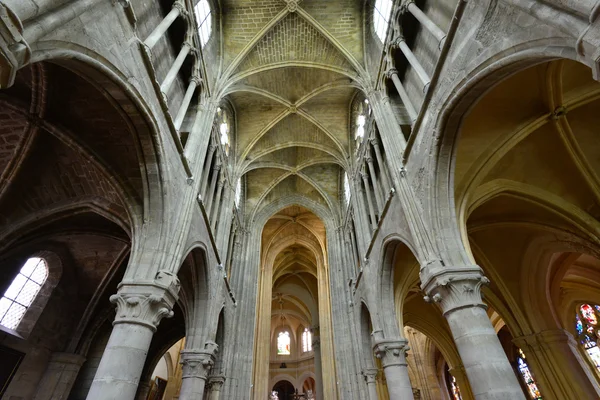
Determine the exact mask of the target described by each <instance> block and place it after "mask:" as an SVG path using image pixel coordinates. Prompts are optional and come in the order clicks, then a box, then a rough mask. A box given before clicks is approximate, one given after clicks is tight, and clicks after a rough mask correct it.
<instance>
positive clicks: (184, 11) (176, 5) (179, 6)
mask: <svg viewBox="0 0 600 400" xmlns="http://www.w3.org/2000/svg"><path fill="white" fill-rule="evenodd" d="M173 8H176V9H178V10H179V14H181V15H183V16H187V14H188V12H187V9H186V8H185V4H184V2H183V1H176V2H175V3H173Z"/></svg>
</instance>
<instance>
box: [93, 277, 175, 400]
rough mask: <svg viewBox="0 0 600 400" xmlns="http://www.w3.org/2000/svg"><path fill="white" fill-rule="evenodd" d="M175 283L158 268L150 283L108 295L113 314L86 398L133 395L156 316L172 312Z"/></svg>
mask: <svg viewBox="0 0 600 400" xmlns="http://www.w3.org/2000/svg"><path fill="white" fill-rule="evenodd" d="M179 286H180V285H179V280H178V279H177V276H175V275H174V274H173V273H171V272H169V271H159V272H158V274H157V275H156V278H155V279H154V281H153V282H152V283H149V282H143V283H140V284H139V285H132V284H126V285H123V286H121V287H120V288H119V292H118V293H117V294H115V295H112V296H111V297H110V301H111V302H112V303H113V304H116V307H117V316H116V318H115V321H114V322H113V326H114V328H113V330H112V333H111V335H110V338H109V340H108V344H107V345H106V349H105V350H104V354H103V355H102V359H101V360H100V365H99V366H98V370H97V371H96V376H95V377H94V381H93V382H92V386H91V388H90V391H89V393H88V396H87V399H88V400H113V399H119V400H133V399H134V398H135V395H136V392H137V387H138V384H139V382H140V376H141V374H142V369H143V368H144V363H145V362H146V356H147V355H148V349H149V347H150V341H151V340H152V336H153V335H154V332H156V328H157V326H158V324H159V323H160V320H161V319H163V318H164V317H167V318H169V317H171V316H173V311H172V308H173V305H174V304H175V302H176V301H177V294H178V292H179Z"/></svg>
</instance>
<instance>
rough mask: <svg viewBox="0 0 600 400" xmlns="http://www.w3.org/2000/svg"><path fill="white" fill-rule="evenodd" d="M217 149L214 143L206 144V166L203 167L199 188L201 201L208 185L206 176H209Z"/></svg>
mask: <svg viewBox="0 0 600 400" xmlns="http://www.w3.org/2000/svg"><path fill="white" fill-rule="evenodd" d="M215 150H217V145H216V144H211V145H210V146H208V153H207V154H206V160H207V161H206V167H205V168H204V176H203V177H202V187H201V188H200V196H202V201H204V202H206V186H207V185H208V177H209V176H210V170H211V169H212V163H213V156H214V155H215Z"/></svg>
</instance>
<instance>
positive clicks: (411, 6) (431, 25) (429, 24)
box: [406, 0, 446, 50]
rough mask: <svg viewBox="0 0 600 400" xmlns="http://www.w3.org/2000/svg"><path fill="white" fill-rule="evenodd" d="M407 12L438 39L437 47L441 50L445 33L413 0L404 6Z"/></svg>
mask: <svg viewBox="0 0 600 400" xmlns="http://www.w3.org/2000/svg"><path fill="white" fill-rule="evenodd" d="M406 8H407V10H408V12H410V13H411V14H412V15H413V16H414V17H415V18H416V19H417V20H418V21H419V22H420V23H421V25H423V26H424V27H425V29H427V31H428V32H429V33H431V34H432V35H433V36H434V37H435V38H436V39H437V41H438V49H440V50H441V48H442V46H443V45H444V41H445V39H446V33H445V32H444V31H442V30H441V29H440V28H439V27H438V26H437V25H436V23H435V22H433V21H432V20H431V19H429V17H428V16H427V15H425V13H424V12H423V11H421V9H420V8H419V7H417V5H416V4H415V2H414V0H411V1H410V2H409V3H408V5H407V6H406Z"/></svg>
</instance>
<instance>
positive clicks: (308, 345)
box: [302, 328, 312, 353]
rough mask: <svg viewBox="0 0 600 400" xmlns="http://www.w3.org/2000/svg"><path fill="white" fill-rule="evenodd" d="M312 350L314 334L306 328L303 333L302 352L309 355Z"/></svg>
mask: <svg viewBox="0 0 600 400" xmlns="http://www.w3.org/2000/svg"><path fill="white" fill-rule="evenodd" d="M311 350H312V333H310V330H309V329H308V328H304V332H302V352H304V353H308V352H309V351H311Z"/></svg>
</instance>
